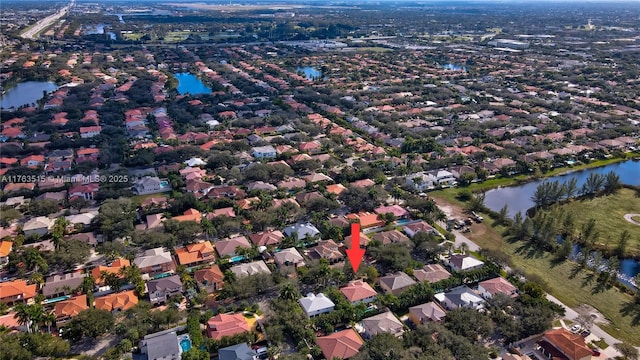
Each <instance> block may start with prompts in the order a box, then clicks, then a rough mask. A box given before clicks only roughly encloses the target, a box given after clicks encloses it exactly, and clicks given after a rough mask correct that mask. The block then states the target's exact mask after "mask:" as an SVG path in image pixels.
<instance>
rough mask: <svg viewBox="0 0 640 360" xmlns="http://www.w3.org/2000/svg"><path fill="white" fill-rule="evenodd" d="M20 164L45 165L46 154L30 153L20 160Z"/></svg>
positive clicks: (30, 165)
mask: <svg viewBox="0 0 640 360" xmlns="http://www.w3.org/2000/svg"><path fill="white" fill-rule="evenodd" d="M20 165H21V166H25V167H31V168H33V167H38V166H44V155H29V156H26V157H24V158H22V159H21V160H20Z"/></svg>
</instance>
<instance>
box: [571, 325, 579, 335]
mask: <svg viewBox="0 0 640 360" xmlns="http://www.w3.org/2000/svg"><path fill="white" fill-rule="evenodd" d="M580 328H581V326H580V325H578V324H575V325H573V326H572V327H571V329H570V330H571V332H572V333H574V334H577V333H578V332H579V331H580Z"/></svg>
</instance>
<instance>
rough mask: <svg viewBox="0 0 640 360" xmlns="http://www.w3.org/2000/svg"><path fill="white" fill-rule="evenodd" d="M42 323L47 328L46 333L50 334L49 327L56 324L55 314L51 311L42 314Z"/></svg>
mask: <svg viewBox="0 0 640 360" xmlns="http://www.w3.org/2000/svg"><path fill="white" fill-rule="evenodd" d="M42 323H43V324H44V326H46V327H47V332H48V333H50V332H51V326H52V325H53V324H55V323H56V314H55V313H54V312H53V311H49V312H45V313H44V314H42Z"/></svg>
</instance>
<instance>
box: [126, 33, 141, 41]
mask: <svg viewBox="0 0 640 360" xmlns="http://www.w3.org/2000/svg"><path fill="white" fill-rule="evenodd" d="M143 36H144V34H143V33H131V34H122V37H123V38H125V39H126V40H140V38H141V37H143Z"/></svg>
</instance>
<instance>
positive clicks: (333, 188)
mask: <svg viewBox="0 0 640 360" xmlns="http://www.w3.org/2000/svg"><path fill="white" fill-rule="evenodd" d="M346 190H347V188H346V187H345V186H344V185H342V184H332V185H327V192H328V193H331V194H336V195H340V194H341V193H342V192H344V191H346Z"/></svg>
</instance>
